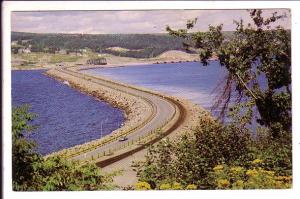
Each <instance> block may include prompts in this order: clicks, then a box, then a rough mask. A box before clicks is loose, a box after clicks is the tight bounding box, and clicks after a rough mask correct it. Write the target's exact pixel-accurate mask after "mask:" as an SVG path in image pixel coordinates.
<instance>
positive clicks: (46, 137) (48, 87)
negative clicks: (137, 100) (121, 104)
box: [11, 70, 124, 155]
mask: <svg viewBox="0 0 300 199" xmlns="http://www.w3.org/2000/svg"><path fill="white" fill-rule="evenodd" d="M43 72H44V71H43V70H33V71H12V73H11V75H12V105H13V106H17V105H22V104H30V106H31V108H30V112H34V113H36V114H38V117H37V118H36V119H35V120H34V122H33V124H34V125H38V126H39V127H38V129H37V130H36V131H34V132H32V133H31V134H28V135H26V138H28V139H31V140H34V141H35V142H36V143H37V144H38V147H37V149H36V151H37V152H39V153H40V154H42V155H46V154H49V153H51V152H55V151H58V150H61V149H64V148H69V147H72V146H75V145H78V144H83V143H86V142H89V141H91V140H94V139H98V138H100V137H101V135H102V136H104V135H107V134H109V133H111V132H112V131H114V130H115V129H117V128H119V127H120V126H121V124H122V122H124V115H123V111H121V110H119V109H117V108H113V107H112V106H110V105H109V104H107V103H106V102H103V101H100V100H98V99H96V98H94V97H92V96H88V95H85V94H83V93H81V92H79V91H77V90H75V89H72V88H70V87H68V86H67V85H65V84H62V83H61V82H58V81H56V80H54V79H52V78H50V77H48V76H46V75H44V74H43Z"/></svg>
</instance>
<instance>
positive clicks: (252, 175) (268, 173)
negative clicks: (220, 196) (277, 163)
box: [209, 159, 292, 189]
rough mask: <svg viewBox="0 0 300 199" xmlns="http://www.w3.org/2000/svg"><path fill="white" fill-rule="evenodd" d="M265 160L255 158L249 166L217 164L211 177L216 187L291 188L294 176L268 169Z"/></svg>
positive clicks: (213, 185)
mask: <svg viewBox="0 0 300 199" xmlns="http://www.w3.org/2000/svg"><path fill="white" fill-rule="evenodd" d="M261 166H263V161H262V160H260V159H255V160H254V161H252V162H251V166H250V167H249V168H244V167H240V166H231V167H230V166H227V165H222V166H221V165H217V166H216V167H215V168H214V171H212V172H211V174H210V177H209V179H210V180H211V184H212V187H213V188H215V189H286V188H291V183H292V176H278V175H276V174H275V171H272V170H266V169H265V168H263V167H261Z"/></svg>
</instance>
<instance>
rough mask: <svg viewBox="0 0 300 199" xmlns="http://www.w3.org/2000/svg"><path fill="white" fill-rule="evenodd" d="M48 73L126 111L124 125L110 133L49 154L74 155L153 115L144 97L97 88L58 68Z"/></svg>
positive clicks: (132, 127) (127, 130) (47, 73)
mask: <svg viewBox="0 0 300 199" xmlns="http://www.w3.org/2000/svg"><path fill="white" fill-rule="evenodd" d="M46 75H48V76H50V77H52V78H55V79H57V80H58V81H61V82H63V81H68V82H69V84H70V87H71V88H74V89H76V90H79V91H80V92H82V93H85V94H88V95H91V96H93V97H96V98H97V99H99V100H103V101H105V102H107V103H108V104H110V105H111V106H113V107H116V108H118V109H120V110H122V111H124V114H125V115H124V116H125V117H124V119H125V121H124V123H123V126H122V127H120V128H118V129H116V130H114V131H113V132H111V133H110V134H108V135H106V136H104V137H102V138H99V139H96V140H92V141H90V142H87V143H84V144H81V145H76V146H73V147H70V148H66V149H62V150H60V151H57V152H53V153H51V154H48V155H47V156H46V157H48V156H52V155H63V156H70V155H71V156H72V155H74V154H78V153H79V152H80V151H84V150H87V149H88V148H91V147H93V146H97V145H100V144H101V142H104V143H105V141H108V140H110V139H115V138H116V137H119V136H120V135H122V134H124V133H126V132H129V131H131V130H132V129H134V128H136V127H137V126H139V125H141V123H142V122H143V121H147V120H148V118H149V117H151V114H152V113H151V107H150V106H149V104H147V103H146V102H145V101H143V100H142V99H139V98H136V97H134V96H130V95H126V94H124V93H120V92H118V91H114V90H112V89H110V88H105V87H99V86H97V88H96V87H95V86H94V85H92V84H86V83H84V82H83V81H81V80H80V79H79V78H75V79H74V78H70V77H69V76H67V75H65V74H61V73H59V72H57V70H53V69H52V70H49V71H47V72H46Z"/></svg>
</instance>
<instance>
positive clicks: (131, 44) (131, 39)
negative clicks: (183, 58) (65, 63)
mask: <svg viewBox="0 0 300 199" xmlns="http://www.w3.org/2000/svg"><path fill="white" fill-rule="evenodd" d="M22 40H29V41H28V42H27V43H28V45H29V44H31V45H32V47H31V51H32V52H42V51H44V50H45V49H48V50H49V49H50V51H51V50H52V51H55V50H59V49H68V50H70V51H76V50H78V49H83V48H90V49H92V50H93V51H95V52H100V53H111V54H114V55H120V56H129V57H153V56H156V55H158V54H161V53H162V52H164V51H167V50H184V49H183V47H182V40H181V39H179V38H174V37H172V36H170V35H167V34H98V35H90V34H84V35H82V34H37V33H22V32H12V41H19V42H18V43H20V44H21V41H22ZM109 47H122V48H126V49H131V50H136V49H139V51H130V50H129V51H123V52H121V51H114V50H109V49H107V48H109Z"/></svg>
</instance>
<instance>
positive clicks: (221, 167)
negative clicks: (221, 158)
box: [213, 165, 224, 171]
mask: <svg viewBox="0 0 300 199" xmlns="http://www.w3.org/2000/svg"><path fill="white" fill-rule="evenodd" d="M213 169H214V171H220V170H223V169H224V167H223V166H222V165H217V166H215V167H214V168H213Z"/></svg>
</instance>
